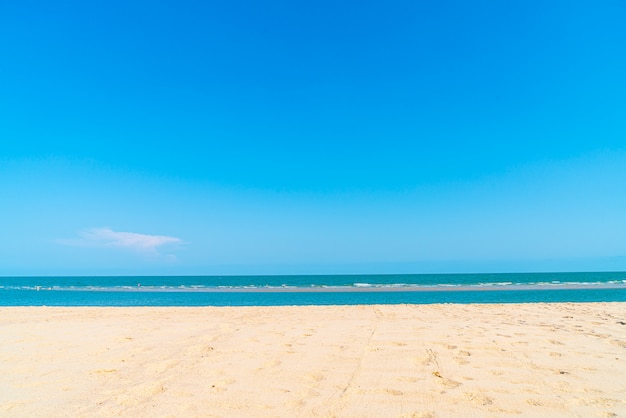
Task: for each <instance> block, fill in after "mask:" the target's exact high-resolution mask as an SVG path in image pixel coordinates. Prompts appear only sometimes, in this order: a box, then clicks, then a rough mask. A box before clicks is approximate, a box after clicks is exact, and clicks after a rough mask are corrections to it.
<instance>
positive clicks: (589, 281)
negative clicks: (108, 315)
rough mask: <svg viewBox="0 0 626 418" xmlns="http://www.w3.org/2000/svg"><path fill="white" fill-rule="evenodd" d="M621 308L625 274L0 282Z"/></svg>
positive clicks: (220, 295)
mask: <svg viewBox="0 0 626 418" xmlns="http://www.w3.org/2000/svg"><path fill="white" fill-rule="evenodd" d="M614 301H620V302H625V301H626V272H599V273H593V272H584V273H507V274H501V273H499V274H401V275H391V274H390V275H323V276H116V277H102V276H92V277H63V276H61V277H0V306H42V305H47V306H250V305H264V306H271V305H337V304H340V305H355V304H396V303H415V304H424V303H524V302H614Z"/></svg>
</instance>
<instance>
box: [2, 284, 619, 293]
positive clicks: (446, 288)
mask: <svg viewBox="0 0 626 418" xmlns="http://www.w3.org/2000/svg"><path fill="white" fill-rule="evenodd" d="M577 289H578V290H583V289H584V290H593V289H626V284H624V283H606V284H605V283H602V284H595V283H590V284H582V283H581V284H577V283H572V284H569V283H564V284H560V283H554V284H519V285H518V284H484V285H483V284H479V285H436V286H420V285H415V286H413V285H367V286H310V287H297V286H241V287H231V286H229V287H226V286H225V287H219V286H217V287H209V286H207V287H192V286H184V287H167V288H163V287H157V286H123V287H122V286H116V287H93V288H91V287H87V286H83V287H63V288H58V287H57V288H55V287H42V286H34V287H29V288H25V289H4V290H9V291H15V290H19V291H56V292H155V293H157V292H159V293H161V292H171V293H180V292H190V293H193V292H197V293H202V292H204V293H315V292H317V293H348V292H454V291H459V292H467V291H475V292H481V291H518V290H524V291H527V290H577Z"/></svg>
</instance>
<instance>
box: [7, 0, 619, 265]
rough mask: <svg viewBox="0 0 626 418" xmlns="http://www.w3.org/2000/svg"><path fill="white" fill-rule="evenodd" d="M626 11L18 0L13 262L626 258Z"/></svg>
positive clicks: (611, 5) (10, 71)
mask: <svg viewBox="0 0 626 418" xmlns="http://www.w3.org/2000/svg"><path fill="white" fill-rule="evenodd" d="M624 21H626V5H625V4H624V2H622V1H606V2H600V3H597V2H581V1H562V2H559V1H555V2H549V4H546V2H539V1H525V2H499V1H482V2H473V3H467V2H460V1H442V2H415V1H411V2H408V1H407V2H363V1H360V2H352V1H344V2H336V1H335V2H325V1H321V2H313V3H311V2H293V1H290V2H286V1H285V2H280V1H268V2H246V1H223V2H221V1H213V2H191V1H177V2H173V1H169V2H168V1H161V2H154V1H150V2H148V1H145V2H142V1H107V2H79V1H65V2H55V3H51V2H38V1H20V2H16V1H15V2H4V3H3V4H2V5H0V56H1V57H2V58H1V64H2V65H0V233H1V234H2V239H1V240H0V275H47V274H50V275H56V274H318V273H385V272H388V273H399V272H404V273H422V272H424V273H430V272H441V273H446V272H499V271H553V270H560V271H572V270H626V77H625V76H624V74H626V25H624V24H623V22H624Z"/></svg>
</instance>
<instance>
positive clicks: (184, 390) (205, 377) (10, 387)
mask: <svg viewBox="0 0 626 418" xmlns="http://www.w3.org/2000/svg"><path fill="white" fill-rule="evenodd" d="M0 339H1V344H0V416H4V417H34V416H40V417H51V416H77V417H92V416H98V417H109V416H128V417H131V416H132V417H166V416H167V417H252V416H254V417H257V416H258V417H295V416H301V417H309V416H325V417H333V416H336V417H472V416H474V417H483V416H493V417H502V416H514V415H519V416H537V417H539V416H541V417H550V416H558V417H572V416H579V417H612V416H626V304H625V303H582V304H571V303H565V304H519V305H518V304H515V305H514V304H510V305H371V306H365V305H363V306H296V307H232V308H231V307H221V308H218V307H201V308H161V307H142V308H88V307H80V308H53V307H10V308H1V309H0Z"/></svg>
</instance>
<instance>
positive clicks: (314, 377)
mask: <svg viewBox="0 0 626 418" xmlns="http://www.w3.org/2000/svg"><path fill="white" fill-rule="evenodd" d="M306 379H307V380H311V381H313V382H321V381H322V380H324V379H325V377H324V375H323V374H321V373H313V374H308V375H307V376H306Z"/></svg>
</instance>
